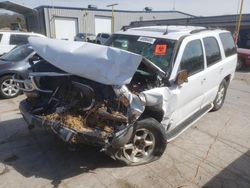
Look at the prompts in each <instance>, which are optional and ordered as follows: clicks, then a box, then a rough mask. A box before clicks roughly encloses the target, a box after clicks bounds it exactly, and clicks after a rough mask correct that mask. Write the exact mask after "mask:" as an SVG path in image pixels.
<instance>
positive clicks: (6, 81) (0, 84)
mask: <svg viewBox="0 0 250 188" xmlns="http://www.w3.org/2000/svg"><path fill="white" fill-rule="evenodd" d="M19 93H20V90H19V85H18V84H17V83H16V82H14V81H13V79H12V76H11V75H7V76H3V77H1V78H0V97H1V98H4V99H10V98H14V97H16V96H18V95H19Z"/></svg>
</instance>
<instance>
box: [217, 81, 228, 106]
mask: <svg viewBox="0 0 250 188" xmlns="http://www.w3.org/2000/svg"><path fill="white" fill-rule="evenodd" d="M225 92H226V89H225V87H224V86H222V87H220V89H219V91H218V93H217V98H216V100H215V102H216V104H217V105H218V106H219V105H221V103H222V102H223V99H224V95H225Z"/></svg>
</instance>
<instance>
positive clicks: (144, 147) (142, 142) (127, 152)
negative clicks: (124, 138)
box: [123, 128, 155, 163]
mask: <svg viewBox="0 0 250 188" xmlns="http://www.w3.org/2000/svg"><path fill="white" fill-rule="evenodd" d="M154 148H155V137H154V135H153V134H152V133H151V132H150V131H149V130H147V129H144V128H142V129H138V130H136V132H135V135H134V138H133V140H132V141H131V142H130V143H128V144H126V145H125V146H124V147H123V154H124V156H125V158H126V159H127V160H129V161H130V162H133V163H137V162H140V161H142V160H145V159H147V158H148V157H150V155H151V154H152V152H153V151H154Z"/></svg>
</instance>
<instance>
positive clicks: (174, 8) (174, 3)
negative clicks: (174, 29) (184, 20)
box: [173, 0, 175, 10]
mask: <svg viewBox="0 0 250 188" xmlns="http://www.w3.org/2000/svg"><path fill="white" fill-rule="evenodd" d="M173 10H175V0H173Z"/></svg>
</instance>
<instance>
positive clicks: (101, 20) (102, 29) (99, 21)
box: [95, 17, 111, 35]
mask: <svg viewBox="0 0 250 188" xmlns="http://www.w3.org/2000/svg"><path fill="white" fill-rule="evenodd" d="M98 33H111V18H109V17H95V34H96V35H97V34H98Z"/></svg>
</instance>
